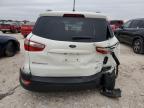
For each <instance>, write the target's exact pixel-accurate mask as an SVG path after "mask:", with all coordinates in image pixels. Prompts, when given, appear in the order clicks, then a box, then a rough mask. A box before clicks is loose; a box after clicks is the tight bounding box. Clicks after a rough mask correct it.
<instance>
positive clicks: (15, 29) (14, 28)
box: [0, 21, 21, 33]
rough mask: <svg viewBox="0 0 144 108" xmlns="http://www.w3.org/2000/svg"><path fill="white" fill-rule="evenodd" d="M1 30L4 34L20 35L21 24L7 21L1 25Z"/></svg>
mask: <svg viewBox="0 0 144 108" xmlns="http://www.w3.org/2000/svg"><path fill="white" fill-rule="evenodd" d="M0 30H1V31H2V32H3V33H6V32H11V33H19V32H20V30H21V29H20V23H19V22H14V21H5V22H3V23H2V24H0Z"/></svg>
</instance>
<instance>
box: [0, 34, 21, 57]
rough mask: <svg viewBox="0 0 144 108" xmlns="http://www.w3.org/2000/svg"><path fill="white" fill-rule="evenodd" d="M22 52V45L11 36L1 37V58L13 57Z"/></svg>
mask: <svg viewBox="0 0 144 108" xmlns="http://www.w3.org/2000/svg"><path fill="white" fill-rule="evenodd" d="M18 51H20V43H19V42H18V40H17V39H16V38H14V37H11V36H3V35H0V56H7V57H12V56H14V55H15V54H16V53H17V52H18Z"/></svg>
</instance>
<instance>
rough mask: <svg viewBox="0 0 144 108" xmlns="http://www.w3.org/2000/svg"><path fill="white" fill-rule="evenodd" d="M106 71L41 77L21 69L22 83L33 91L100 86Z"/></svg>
mask: <svg viewBox="0 0 144 108" xmlns="http://www.w3.org/2000/svg"><path fill="white" fill-rule="evenodd" d="M104 73H105V72H104V71H103V70H102V71H101V72H99V73H97V74H95V75H92V76H82V77H39V76H33V75H30V74H29V75H28V74H25V73H24V72H23V71H22V70H20V84H21V85H22V86H23V87H24V88H25V89H27V90H31V91H49V90H65V89H66V90H67V89H70V90H73V89H87V88H96V87H100V86H101V83H102V78H103V75H104Z"/></svg>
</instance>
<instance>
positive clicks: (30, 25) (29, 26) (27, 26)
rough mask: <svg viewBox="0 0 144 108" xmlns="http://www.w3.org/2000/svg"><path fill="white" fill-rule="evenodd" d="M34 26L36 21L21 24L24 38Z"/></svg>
mask: <svg viewBox="0 0 144 108" xmlns="http://www.w3.org/2000/svg"><path fill="white" fill-rule="evenodd" d="M33 27H34V23H27V24H23V25H22V26H21V34H22V35H23V36H24V38H25V37H27V35H28V34H30V33H31V32H32V30H33Z"/></svg>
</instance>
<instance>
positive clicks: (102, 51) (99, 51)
mask: <svg viewBox="0 0 144 108" xmlns="http://www.w3.org/2000/svg"><path fill="white" fill-rule="evenodd" d="M96 51H97V52H98V53H101V54H109V53H111V51H110V50H108V49H107V48H103V47H96Z"/></svg>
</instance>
